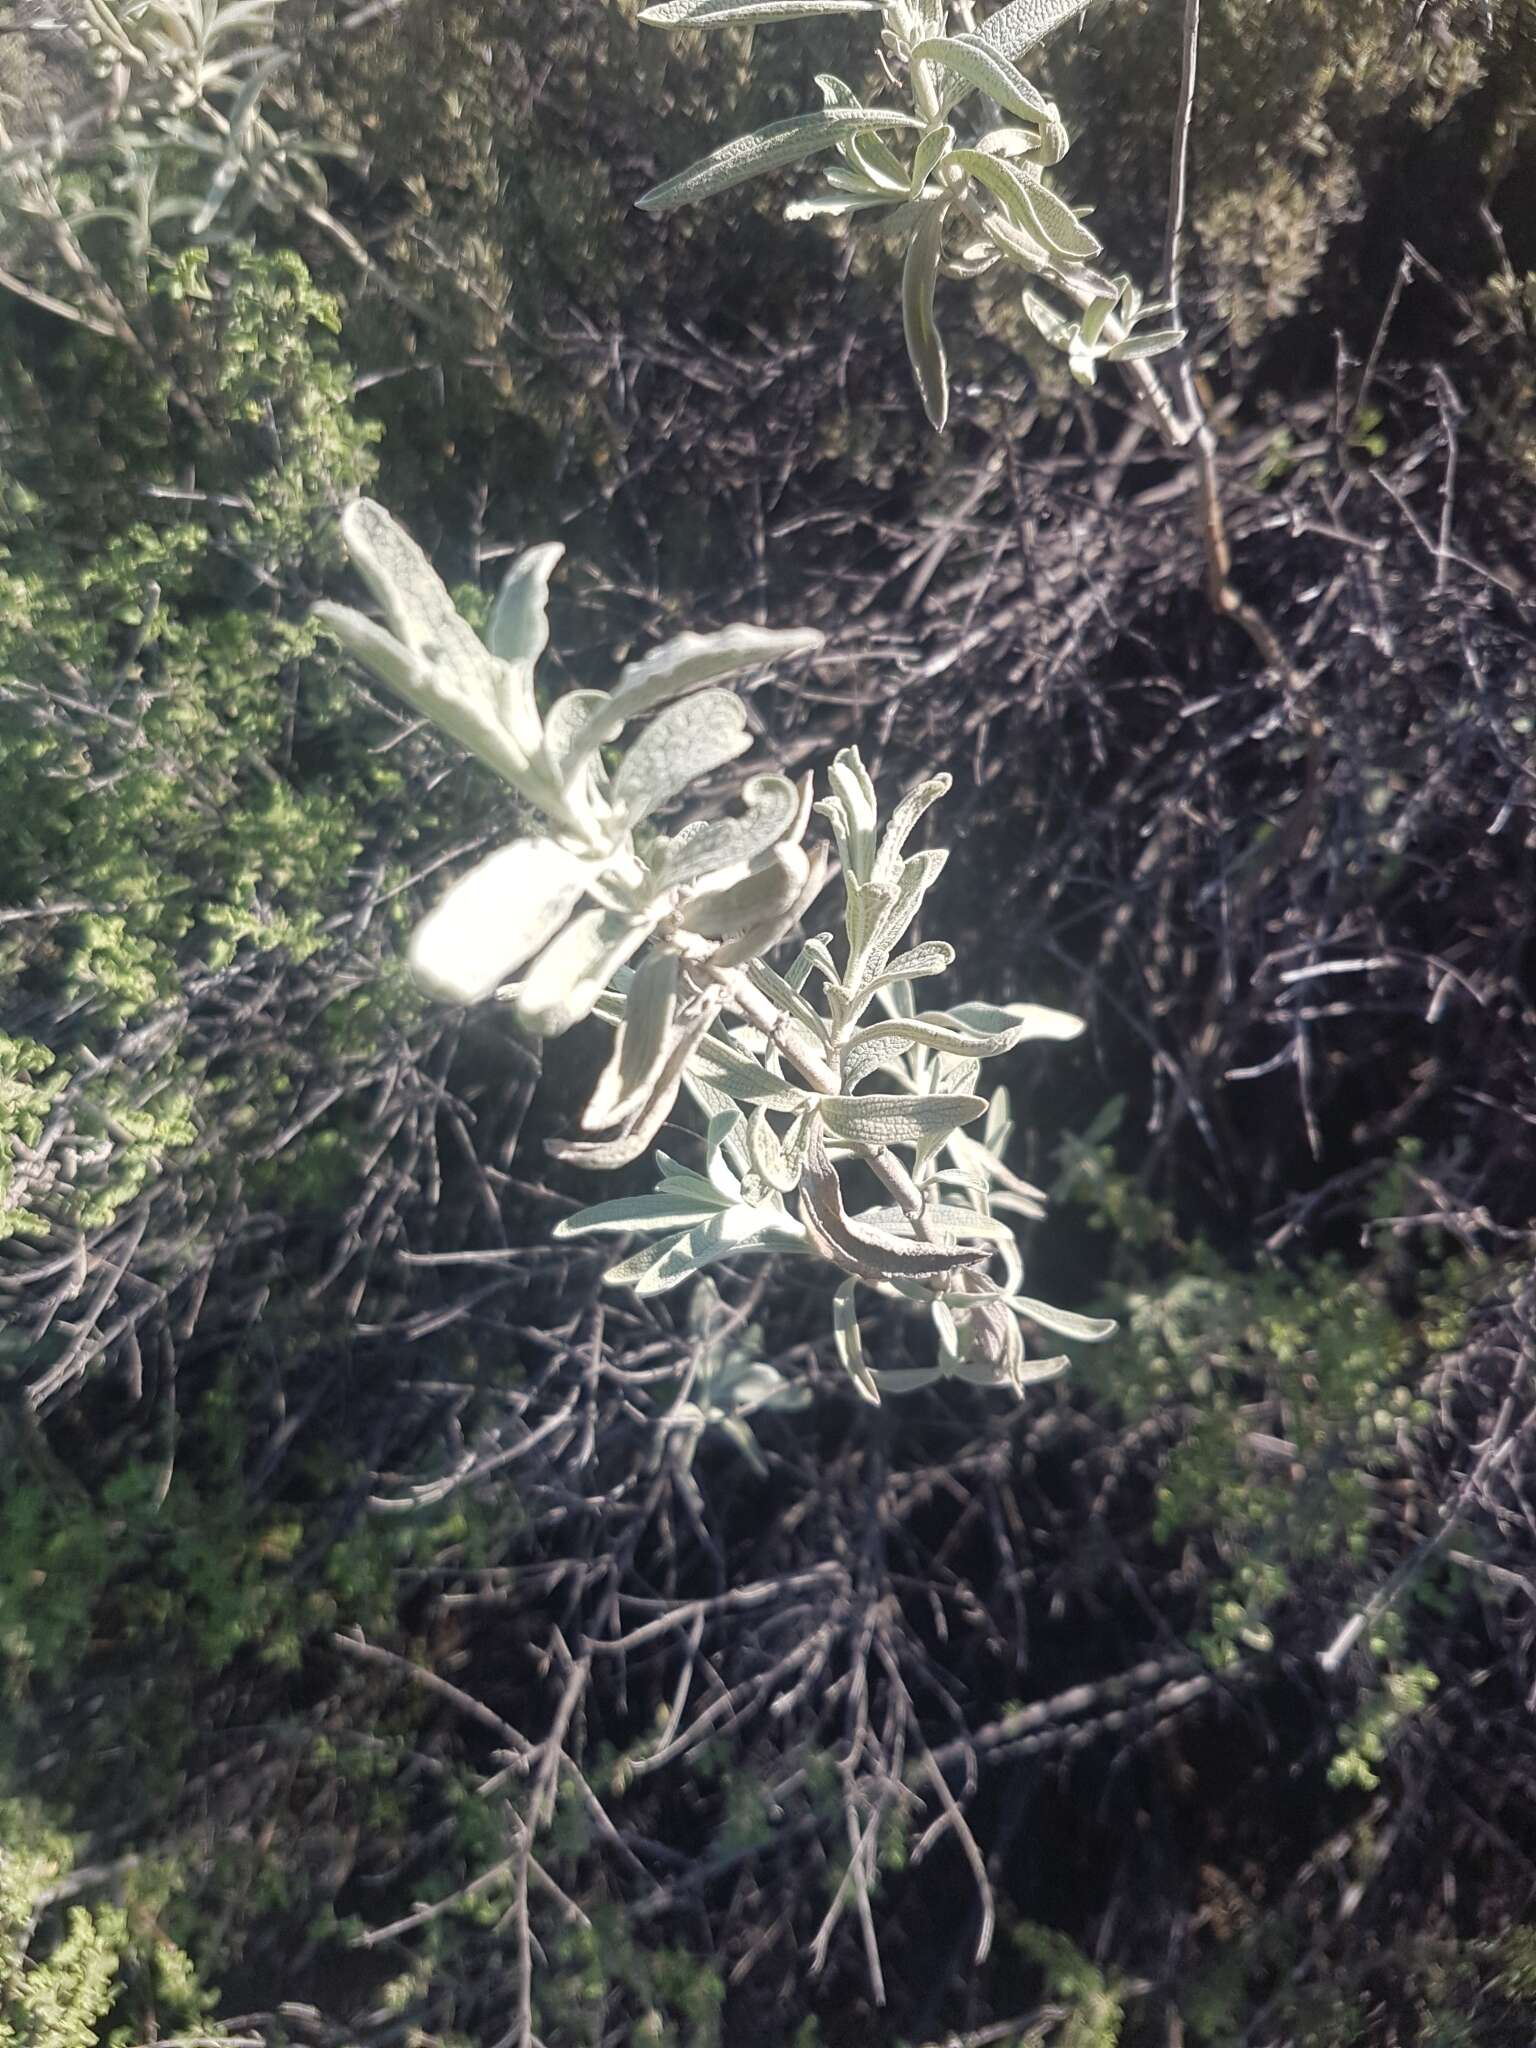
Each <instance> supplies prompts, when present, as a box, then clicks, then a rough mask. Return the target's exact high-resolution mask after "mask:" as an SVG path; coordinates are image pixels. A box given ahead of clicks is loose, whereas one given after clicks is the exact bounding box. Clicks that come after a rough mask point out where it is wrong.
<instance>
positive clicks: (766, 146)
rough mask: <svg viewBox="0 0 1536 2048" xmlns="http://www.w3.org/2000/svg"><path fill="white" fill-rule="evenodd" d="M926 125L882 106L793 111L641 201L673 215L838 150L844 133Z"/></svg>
mask: <svg viewBox="0 0 1536 2048" xmlns="http://www.w3.org/2000/svg"><path fill="white" fill-rule="evenodd" d="M925 125H926V124H925V123H924V122H922V121H920V120H919V119H918V118H917V116H916V115H915V114H897V113H892V112H890V111H888V110H887V109H886V108H883V107H823V108H822V109H821V110H820V111H819V112H817V113H810V114H792V115H791V116H790V117H789V119H788V120H787V121H770V122H769V124H768V126H767V127H766V128H759V129H758V130H756V132H755V133H754V134H751V135H740V136H738V137H737V138H736V140H735V141H734V142H728V143H726V144H725V146H724V147H723V148H721V149H717V150H715V151H714V152H713V154H711V155H710V156H706V157H703V158H701V159H700V161H699V162H698V163H696V164H690V165H689V167H688V169H687V170H685V171H679V172H678V174H677V175H676V177H673V178H666V179H663V181H662V183H661V184H659V185H656V186H653V187H652V189H651V190H650V191H649V192H647V193H646V195H645V197H644V198H643V199H641V200H639V201H638V202H637V203H638V204H639V205H640V206H641V207H643V208H644V209H645V211H646V212H647V213H670V212H671V211H672V209H673V208H674V207H677V206H688V205H691V204H692V203H693V202H695V201H696V200H700V199H710V198H713V196H714V195H715V193H717V192H726V191H729V190H730V188H731V187H732V186H733V185H741V184H745V182H746V181H747V179H749V178H755V177H757V176H759V175H760V174H761V173H762V172H764V171H774V170H780V169H782V168H783V166H784V165H786V164H795V163H802V162H803V161H804V160H805V159H806V158H807V157H810V156H817V155H819V154H820V152H821V151H822V150H824V149H833V148H835V147H836V146H837V143H838V142H839V141H840V140H841V139H842V137H843V136H845V135H858V134H860V133H861V132H863V131H865V130H868V129H877V128H916V129H919V130H921V129H922V128H923V127H924V126H925Z"/></svg>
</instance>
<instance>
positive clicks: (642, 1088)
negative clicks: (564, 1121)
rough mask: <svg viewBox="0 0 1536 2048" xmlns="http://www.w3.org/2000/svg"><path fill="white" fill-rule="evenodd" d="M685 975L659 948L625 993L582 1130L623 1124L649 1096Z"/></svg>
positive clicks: (668, 1047) (664, 1058) (667, 1050)
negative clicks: (610, 1050)
mask: <svg viewBox="0 0 1536 2048" xmlns="http://www.w3.org/2000/svg"><path fill="white" fill-rule="evenodd" d="M681 971H682V963H681V962H680V961H679V959H678V957H677V955H676V954H675V953H669V952H665V951H660V950H658V951H656V952H653V953H652V954H651V955H650V956H649V958H648V959H646V960H645V961H644V962H643V963H642V965H641V967H640V968H639V970H638V972H637V973H636V975H635V978H634V980H633V981H632V982H631V983H630V985H629V988H628V990H627V992H626V996H625V1003H624V1021H623V1023H622V1024H621V1025H620V1026H619V1029H618V1032H617V1035H616V1036H615V1038H614V1042H613V1053H612V1056H611V1057H610V1059H609V1061H608V1064H607V1066H606V1067H605V1068H604V1069H603V1073H602V1076H601V1078H600V1079H599V1081H598V1084H597V1087H596V1088H595V1089H594V1090H593V1094H592V1100H591V1101H590V1102H589V1103H588V1104H587V1107H586V1109H585V1110H584V1111H583V1112H582V1119H581V1122H582V1128H583V1129H584V1130H589V1131H592V1130H604V1129H606V1128H607V1127H608V1126H609V1125H611V1124H616V1123H621V1122H622V1121H623V1119H624V1118H625V1117H626V1116H628V1115H629V1114H630V1113H631V1111H632V1110H634V1109H635V1108H637V1107H638V1106H639V1104H640V1103H641V1102H642V1101H644V1099H645V1097H646V1096H647V1095H648V1094H649V1093H650V1090H651V1088H652V1087H653V1086H654V1084H655V1082H656V1079H657V1076H658V1075H659V1074H660V1072H661V1070H662V1068H663V1067H664V1066H665V1065H666V1063H667V1057H668V1054H669V1053H670V1051H671V1049H672V1019H673V1015H674V1013H675V1011H676V1007H677V987H678V981H679V978H680V975H681Z"/></svg>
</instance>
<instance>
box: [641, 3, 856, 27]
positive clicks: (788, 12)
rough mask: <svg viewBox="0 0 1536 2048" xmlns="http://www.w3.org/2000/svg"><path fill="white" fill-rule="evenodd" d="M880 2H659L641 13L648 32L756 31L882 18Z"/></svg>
mask: <svg viewBox="0 0 1536 2048" xmlns="http://www.w3.org/2000/svg"><path fill="white" fill-rule="evenodd" d="M879 12H880V0H657V4H656V5H655V6H654V7H646V8H643V9H642V10H641V14H640V19H641V20H642V21H643V22H644V23H645V24H646V26H647V27H648V28H674V29H676V28H754V27H758V26H760V25H761V24H762V23H764V22H773V21H805V20H807V19H808V18H809V17H810V16H812V15H817V14H878V13H879Z"/></svg>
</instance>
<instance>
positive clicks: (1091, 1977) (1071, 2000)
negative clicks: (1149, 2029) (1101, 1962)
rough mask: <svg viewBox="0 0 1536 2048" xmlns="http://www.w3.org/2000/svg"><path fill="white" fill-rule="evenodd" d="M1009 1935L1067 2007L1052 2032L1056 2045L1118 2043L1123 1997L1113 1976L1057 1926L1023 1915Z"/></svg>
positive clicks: (1097, 2047) (1090, 2047)
mask: <svg viewBox="0 0 1536 2048" xmlns="http://www.w3.org/2000/svg"><path fill="white" fill-rule="evenodd" d="M1009 1937H1010V1939H1011V1940H1012V1942H1013V1945H1014V1946H1015V1947H1016V1948H1017V1949H1018V1950H1019V1951H1020V1953H1021V1954H1022V1955H1024V1956H1025V1957H1027V1959H1028V1960H1029V1961H1030V1962H1031V1963H1033V1964H1034V1965H1035V1967H1036V1968H1037V1969H1038V1970H1039V1971H1040V1972H1041V1973H1042V1975H1043V1976H1044V1978H1045V1989H1046V1995H1047V1997H1048V1998H1050V1999H1051V2000H1052V2002H1053V2003H1056V2004H1060V2005H1064V2006H1065V2007H1066V2008H1067V2014H1066V2017H1065V2019H1064V2020H1062V2021H1061V2023H1060V2024H1059V2026H1057V2027H1056V2028H1055V2029H1053V2031H1052V2033H1051V2035H1050V2039H1051V2040H1052V2042H1053V2043H1054V2044H1055V2048H1118V2044H1119V2041H1120V2030H1121V2027H1122V2026H1123V2025H1124V2022H1125V1998H1124V1994H1123V1993H1122V1992H1121V1991H1119V1990H1118V1989H1117V1988H1116V1986H1115V1983H1114V1980H1113V1979H1112V1978H1111V1977H1110V1976H1107V1975H1106V1974H1105V1972H1104V1971H1102V1970H1101V1969H1099V1968H1098V1966H1097V1965H1096V1964H1095V1963H1093V1962H1092V1961H1091V1960H1090V1959H1089V1958H1088V1957H1087V1956H1085V1955H1084V1954H1083V1952H1082V1950H1081V1949H1080V1948H1078V1946H1077V1945H1076V1943H1075V1942H1073V1941H1072V1940H1070V1939H1069V1937H1068V1936H1067V1935H1065V1934H1061V1933H1059V1932H1058V1931H1057V1930H1056V1929H1055V1928H1054V1927H1042V1926H1040V1925H1038V1923H1036V1922H1034V1921H1031V1920H1021V1921H1019V1922H1018V1923H1017V1924H1016V1925H1014V1926H1013V1927H1011V1928H1010V1929H1009Z"/></svg>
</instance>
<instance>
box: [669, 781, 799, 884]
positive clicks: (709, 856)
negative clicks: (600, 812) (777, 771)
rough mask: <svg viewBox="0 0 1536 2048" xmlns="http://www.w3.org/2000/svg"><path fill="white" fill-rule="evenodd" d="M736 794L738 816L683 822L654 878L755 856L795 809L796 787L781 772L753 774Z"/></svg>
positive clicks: (682, 878)
mask: <svg viewBox="0 0 1536 2048" xmlns="http://www.w3.org/2000/svg"><path fill="white" fill-rule="evenodd" d="M741 800H742V806H743V809H744V812H745V815H744V816H742V817H740V818H717V819H712V820H711V821H710V822H709V823H707V824H703V823H701V824H696V825H685V826H684V827H683V829H682V831H681V832H679V833H678V834H677V836H676V837H675V838H674V839H673V841H672V843H671V845H670V846H669V847H668V848H667V852H666V855H665V858H664V859H663V861H662V865H661V874H660V876H659V878H658V879H659V881H660V884H661V886H662V887H663V888H665V889H675V888H678V887H679V886H680V885H681V884H683V883H685V882H693V881H697V880H699V879H700V878H701V877H702V876H704V875H711V874H719V873H720V872H721V871H722V870H724V869H726V868H733V867H737V866H740V865H743V864H745V863H748V862H751V861H755V860H757V859H758V858H759V857H760V856H761V855H762V854H765V853H766V852H767V851H768V849H769V848H770V847H771V846H773V845H774V844H775V843H776V842H777V841H778V840H781V839H783V838H784V837H785V836H786V835H787V834H788V832H789V829H790V827H791V826H792V825H793V824H794V822H795V818H796V815H797V813H798V811H799V809H800V792H799V790H798V789H797V788H796V787H795V785H794V783H792V782H791V781H789V779H788V778H787V777H786V776H783V775H754V776H753V777H752V778H751V780H750V781H749V782H748V783H747V784H746V785H745V787H744V788H743V790H742V792H741Z"/></svg>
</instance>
